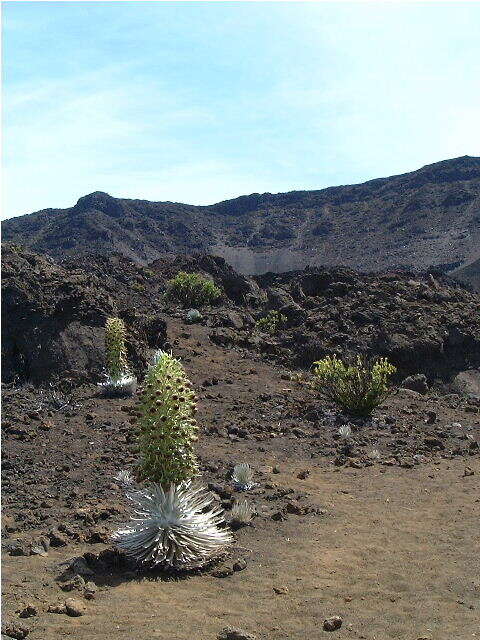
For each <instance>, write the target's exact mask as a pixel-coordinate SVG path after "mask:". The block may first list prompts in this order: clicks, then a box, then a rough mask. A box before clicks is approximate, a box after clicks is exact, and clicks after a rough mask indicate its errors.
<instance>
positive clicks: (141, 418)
mask: <svg viewBox="0 0 480 640" xmlns="http://www.w3.org/2000/svg"><path fill="white" fill-rule="evenodd" d="M195 412H196V402H195V394H194V392H193V391H192V385H191V383H190V381H189V380H188V379H187V376H186V375H185V371H184V369H183V367H182V365H181V364H180V362H179V361H178V360H177V359H176V358H174V357H173V356H172V355H170V354H169V353H165V352H163V351H158V352H157V353H156V354H155V357H154V361H153V364H152V365H151V366H150V367H149V369H148V371H147V375H146V376H145V383H144V387H143V390H142V392H141V394H140V398H139V402H138V406H137V417H138V430H139V433H138V444H139V451H140V462H139V466H138V475H139V478H140V479H141V480H145V481H148V482H156V483H159V484H161V485H163V486H164V487H165V488H168V487H169V485H170V484H178V483H180V482H182V481H184V480H189V479H190V478H192V477H193V476H195V475H196V473H197V459H196V456H195V453H194V443H195V442H196V440H197V439H198V436H197V432H198V427H197V423H196V421H195Z"/></svg>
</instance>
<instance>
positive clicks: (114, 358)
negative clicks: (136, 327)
mask: <svg viewBox="0 0 480 640" xmlns="http://www.w3.org/2000/svg"><path fill="white" fill-rule="evenodd" d="M105 356H106V370H107V371H106V374H107V380H106V381H105V382H104V383H102V384H101V385H100V388H101V390H102V392H103V393H104V394H105V395H108V396H131V395H133V394H134V393H135V391H136V389H137V379H136V378H135V377H134V376H132V375H131V373H130V371H129V368H128V363H127V350H126V348H125V324H124V323H123V320H121V319H120V318H108V319H107V322H106V324H105Z"/></svg>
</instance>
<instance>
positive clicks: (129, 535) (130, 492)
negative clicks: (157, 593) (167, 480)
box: [113, 481, 232, 569]
mask: <svg viewBox="0 0 480 640" xmlns="http://www.w3.org/2000/svg"><path fill="white" fill-rule="evenodd" d="M126 493H127V497H128V498H129V499H130V500H131V501H132V502H133V503H134V504H135V510H134V511H135V516H132V519H131V521H130V523H128V524H126V525H125V526H124V527H122V528H121V529H119V530H118V531H116V532H115V534H114V535H113V540H114V541H115V543H116V544H117V546H118V547H119V549H121V550H122V551H123V552H124V553H125V554H126V555H128V556H129V557H131V558H132V559H134V560H135V561H136V562H137V563H138V564H142V565H143V566H147V567H152V568H153V567H156V566H163V567H172V568H175V569H191V568H197V567H201V566H203V565H205V564H206V563H208V562H210V561H211V560H213V559H214V558H216V557H218V556H219V555H221V554H222V553H223V552H224V550H225V548H226V547H227V546H228V545H229V544H230V543H231V542H232V535H231V533H230V531H229V530H228V529H223V528H221V527H220V525H221V524H222V523H223V511H222V509H221V508H219V507H216V506H214V507H212V506H211V505H212V502H213V500H214V498H213V496H212V495H211V494H209V493H207V492H206V491H205V489H203V488H202V487H199V486H196V487H194V486H192V484H191V482H190V481H186V482H182V483H180V484H178V485H171V486H170V488H169V489H168V490H164V489H163V488H162V486H161V485H158V484H154V485H152V486H151V487H149V488H148V489H141V490H135V489H134V488H133V487H131V488H129V487H127V488H126Z"/></svg>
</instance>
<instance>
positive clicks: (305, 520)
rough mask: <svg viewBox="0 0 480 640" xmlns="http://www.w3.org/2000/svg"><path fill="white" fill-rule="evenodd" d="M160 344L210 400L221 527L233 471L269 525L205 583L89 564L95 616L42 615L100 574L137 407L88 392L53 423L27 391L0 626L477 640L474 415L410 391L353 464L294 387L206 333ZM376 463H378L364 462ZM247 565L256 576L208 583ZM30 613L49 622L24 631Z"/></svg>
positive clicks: (206, 417) (176, 634)
mask: <svg viewBox="0 0 480 640" xmlns="http://www.w3.org/2000/svg"><path fill="white" fill-rule="evenodd" d="M167 330H168V337H169V341H170V343H171V344H172V347H173V351H174V354H175V355H177V356H179V357H181V359H182V361H183V363H184V365H185V367H186V368H187V371H188V373H189V375H190V376H191V378H192V381H193V382H194V384H195V387H196V389H197V391H198V394H199V399H200V401H199V422H200V424H201V425H202V433H201V438H200V442H199V454H200V458H201V465H202V473H203V479H204V481H205V482H206V483H211V485H212V486H213V488H214V489H216V491H217V493H219V494H220V496H219V499H222V501H223V504H224V506H225V507H226V508H227V514H228V508H229V506H230V505H231V501H232V498H233V497H234V496H235V492H234V491H233V488H232V486H231V484H230V483H229V481H228V479H227V477H228V472H229V470H230V469H231V467H232V465H233V464H235V463H237V462H243V461H248V462H249V463H250V464H251V465H252V467H253V468H254V469H255V473H256V479H257V482H258V483H259V484H258V486H257V487H256V488H255V489H253V490H252V491H250V492H248V494H247V497H249V500H250V501H251V502H252V503H254V504H255V506H256V508H257V511H258V516H257V517H256V518H255V520H254V522H253V526H251V527H246V528H243V529H241V530H239V531H238V532H236V534H235V536H236V542H235V545H234V546H233V548H232V550H231V553H230V554H229V557H228V558H226V559H225V560H224V561H222V562H221V563H220V565H219V566H218V565H217V566H214V567H211V568H210V569H208V570H207V571H206V572H204V573H203V574H198V575H191V576H184V577H181V578H180V577H179V578H178V579H173V578H172V577H166V576H162V575H157V576H151V575H148V576H145V575H142V574H138V573H135V572H132V571H131V570H129V569H127V568H122V567H114V566H112V565H105V566H103V568H102V567H100V565H98V566H97V565H91V566H96V567H97V568H96V569H95V571H94V574H93V575H92V576H91V577H90V578H86V579H87V580H91V581H93V582H94V583H96V585H97V587H98V589H97V592H96V595H95V598H94V599H93V600H84V602H85V604H86V607H87V613H86V615H84V616H81V617H78V618H74V617H69V616H67V615H64V614H56V613H49V612H48V608H49V606H50V605H52V604H57V603H59V602H62V601H64V600H65V598H68V597H72V596H73V597H77V598H79V599H80V600H82V599H83V593H82V591H75V590H74V591H72V592H68V593H66V592H64V591H63V590H62V589H61V587H62V585H63V584H64V583H63V582H62V574H63V573H64V571H65V566H66V565H62V563H65V562H68V561H70V560H72V558H75V557H77V556H81V555H82V554H84V553H87V554H90V555H87V556H86V557H87V559H90V561H92V557H93V556H92V555H91V554H98V553H99V552H101V551H102V550H103V549H105V548H110V545H109V543H108V532H109V531H112V530H113V529H114V528H115V527H116V525H117V523H119V522H122V521H123V520H124V519H125V518H126V517H127V512H126V505H125V503H124V501H123V498H122V495H121V492H120V491H119V489H118V487H117V486H116V485H115V484H113V483H112V476H113V474H114V473H116V472H117V471H118V470H120V469H123V468H125V467H126V466H128V465H129V464H131V463H132V462H133V461H134V460H135V452H134V443H135V438H134V428H133V426H132V425H131V424H130V422H129V420H130V412H131V408H132V406H133V404H134V403H133V401H132V400H121V399H117V400H108V399H103V398H99V397H97V395H96V390H95V387H94V386H93V385H92V386H83V387H80V388H78V389H75V390H74V392H73V396H72V397H71V398H70V397H67V396H65V399H66V400H69V402H70V405H69V406H67V407H64V408H62V409H60V410H57V409H56V399H53V398H52V397H50V398H49V397H46V398H44V399H43V400H41V398H40V391H39V390H38V389H35V388H34V387H29V386H24V387H19V388H11V389H9V390H6V391H5V392H4V418H5V428H4V438H3V454H2V456H3V509H4V520H3V525H4V529H5V532H4V544H3V587H4V621H5V624H7V625H8V624H10V623H12V622H14V623H15V624H17V625H25V626H27V627H29V628H30V633H29V635H28V637H29V638H30V637H31V638H33V639H36V638H39V639H40V638H41V639H42V640H51V639H53V638H59V637H71V638H79V639H80V640H82V639H87V638H88V639H92V638H105V637H111V638H118V639H119V640H123V639H124V640H134V639H135V640H136V639H137V638H152V639H153V638H162V639H165V640H166V639H168V640H187V639H192V638H195V639H196V640H197V639H198V640H209V639H215V638H216V637H217V635H218V633H219V632H220V631H221V630H222V628H223V627H225V626H227V625H232V626H238V627H242V628H244V629H246V630H247V631H250V632H251V633H254V634H256V636H257V637H258V638H259V639H265V640H267V639H268V640H284V639H286V638H288V639H291V640H298V639H300V638H317V637H318V638H321V637H328V632H326V631H323V628H322V627H323V620H324V619H325V618H326V617H328V616H331V615H340V616H342V618H343V625H342V627H341V629H340V630H338V631H335V632H332V636H333V637H336V638H339V639H340V638H359V639H360V638H364V639H368V640H386V639H390V638H395V639H402V640H403V639H405V640H407V639H408V640H410V639H412V640H417V639H419V638H429V639H432V640H450V639H452V638H455V639H456V640H467V639H471V638H475V637H477V636H478V634H479V628H480V625H479V621H480V609H479V606H480V605H479V594H480V578H479V575H480V563H479V554H478V546H479V534H478V518H479V515H480V514H479V511H480V500H479V491H478V489H479V477H480V464H479V457H478V451H479V450H478V444H476V443H478V441H479V439H480V414H479V403H478V401H475V400H473V399H468V400H467V399H463V398H461V397H459V396H454V395H447V396H445V395H443V396H442V395H435V394H433V393H430V394H429V395H426V396H421V395H419V394H416V393H414V392H409V391H405V390H404V391H399V392H397V393H396V394H394V395H392V397H391V398H390V399H389V400H388V401H387V402H386V404H385V405H384V406H382V407H381V408H380V409H379V410H377V411H376V413H375V420H373V421H369V422H366V423H364V424H353V425H352V427H353V429H354V434H353V445H352V447H351V450H350V451H347V452H346V453H347V454H348V455H345V451H343V452H342V447H343V444H342V443H341V441H340V440H339V439H338V435H337V431H338V426H339V425H340V424H341V423H342V419H341V417H339V416H335V414H333V413H331V407H329V406H328V405H326V404H325V402H324V401H322V400H321V399H320V398H319V397H318V396H317V395H316V394H315V393H314V392H313V391H312V390H311V389H310V388H309V387H308V386H307V385H305V384H302V383H299V382H295V381H294V380H291V379H289V377H290V374H291V373H292V372H289V371H288V370H286V369H282V368H281V367H279V366H277V365H274V364H271V363H268V362H264V361H262V360H261V359H260V357H257V356H253V355H252V354H250V353H248V352H245V351H240V350H239V351H233V350H231V349H224V348H222V347H220V346H216V345H215V344H213V343H212V342H211V341H210V340H209V339H208V333H209V329H208V328H206V327H203V326H189V327H187V326H185V325H183V324H182V323H181V322H179V321H177V320H172V319H170V320H169V322H168V327H167ZM39 405H41V406H39ZM37 409H38V411H37ZM428 411H433V412H435V414H436V418H435V420H434V422H432V423H431V424H428V423H427V422H426V420H427V416H428ZM430 415H431V414H430ZM374 448H377V449H378V450H379V451H380V460H375V461H372V460H371V459H370V457H369V454H371V451H372V450H373V449H374ZM305 471H307V472H308V474H302V472H305ZM299 475H301V476H306V477H304V478H303V479H301V478H300V477H299ZM272 515H273V516H274V518H275V519H272ZM277 518H278V519H277ZM57 528H60V540H61V541H63V542H64V543H65V544H64V545H63V546H60V547H55V548H52V547H51V548H50V549H49V551H48V555H45V556H42V555H10V554H12V553H25V554H28V553H29V545H31V544H33V545H34V546H35V544H37V543H38V540H39V538H40V537H41V536H45V537H48V536H49V535H50V536H51V535H52V530H54V529H57ZM57 537H58V536H57ZM103 557H106V556H103ZM237 559H245V560H246V562H247V567H246V569H244V570H243V571H239V572H234V573H233V574H232V575H229V576H227V577H223V578H222V577H217V576H216V575H215V574H216V572H218V571H221V570H222V569H224V568H226V567H231V566H232V565H233V563H234V562H235V561H236V560H237ZM227 573H228V572H227ZM276 591H279V592H280V593H277V592H276ZM29 603H32V604H34V605H35V606H36V607H37V609H38V613H37V615H36V616H34V617H31V618H27V619H25V620H23V619H21V618H19V616H18V613H19V612H20V611H21V610H22V609H23V608H24V607H25V605H27V604H29ZM475 634H477V636H476V635H475Z"/></svg>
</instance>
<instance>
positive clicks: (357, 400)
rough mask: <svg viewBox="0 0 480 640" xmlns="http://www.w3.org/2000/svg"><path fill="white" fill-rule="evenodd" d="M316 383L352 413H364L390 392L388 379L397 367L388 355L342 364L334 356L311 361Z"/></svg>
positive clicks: (362, 414) (368, 413)
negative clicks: (372, 359) (388, 358)
mask: <svg viewBox="0 0 480 640" xmlns="http://www.w3.org/2000/svg"><path fill="white" fill-rule="evenodd" d="M314 365H315V366H314V370H313V373H314V375H315V387H316V388H317V389H319V390H320V391H322V392H323V393H324V394H325V395H326V396H327V397H328V398H330V400H332V401H333V402H335V404H336V405H337V406H339V407H340V408H341V409H342V410H343V411H345V412H346V413H349V414H351V415H353V416H358V417H366V416H369V415H370V414H371V413H372V411H373V410H374V409H375V408H376V407H378V405H380V404H381V403H382V402H383V401H384V400H385V398H386V397H387V396H388V394H389V393H390V386H389V379H390V377H391V376H392V375H393V374H394V373H395V371H396V370H397V369H396V367H394V366H393V365H392V364H390V362H388V360H387V358H378V359H377V360H375V361H368V360H366V359H364V358H361V357H360V356H358V357H357V360H356V364H345V363H343V362H342V361H341V360H339V359H338V358H337V357H336V356H333V357H330V356H327V357H326V358H324V359H323V360H319V361H317V362H314Z"/></svg>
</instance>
